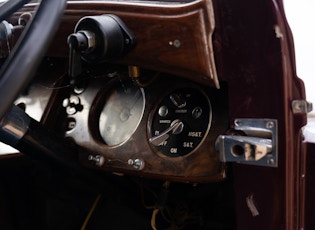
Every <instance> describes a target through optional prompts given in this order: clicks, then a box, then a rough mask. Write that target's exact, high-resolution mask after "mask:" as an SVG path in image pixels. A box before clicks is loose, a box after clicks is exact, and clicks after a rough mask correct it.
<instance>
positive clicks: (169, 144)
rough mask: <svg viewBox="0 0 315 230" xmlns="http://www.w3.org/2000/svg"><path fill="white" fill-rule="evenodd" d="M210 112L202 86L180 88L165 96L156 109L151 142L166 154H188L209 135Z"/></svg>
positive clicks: (170, 155)
mask: <svg viewBox="0 0 315 230" xmlns="http://www.w3.org/2000/svg"><path fill="white" fill-rule="evenodd" d="M211 113H212V112H211V105H210V101H209V99H208V97H207V96H206V95H205V94H204V93H203V92H202V91H201V90H199V89H197V88H180V89H177V90H175V91H173V92H172V93H170V94H168V95H167V96H166V97H164V98H163V99H162V101H161V102H160V103H159V105H157V109H156V110H155V111H154V112H153V116H152V121H151V122H152V123H151V130H150V132H149V133H150V135H151V137H150V138H149V142H150V143H151V145H152V146H153V148H155V149H156V150H157V151H158V152H160V153H162V154H164V155H166V156H169V157H179V156H184V155H187V154H189V153H191V152H193V151H194V150H195V149H196V148H198V146H199V145H200V143H201V142H202V141H203V139H204V138H205V137H206V135H207V133H208V130H209V128H210V123H211Z"/></svg>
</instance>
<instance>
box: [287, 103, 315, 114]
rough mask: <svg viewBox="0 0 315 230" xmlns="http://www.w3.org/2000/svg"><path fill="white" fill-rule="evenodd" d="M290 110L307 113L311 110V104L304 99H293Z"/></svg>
mask: <svg viewBox="0 0 315 230" xmlns="http://www.w3.org/2000/svg"><path fill="white" fill-rule="evenodd" d="M292 110H293V113H294V114H297V113H309V112H311V111H312V110H313V104H312V103H311V102H308V101H305V100H293V101H292Z"/></svg>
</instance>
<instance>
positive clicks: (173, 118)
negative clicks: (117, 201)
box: [0, 0, 302, 182]
mask: <svg viewBox="0 0 315 230" xmlns="http://www.w3.org/2000/svg"><path fill="white" fill-rule="evenodd" d="M242 5H246V6H247V8H246V9H252V8H255V9H256V8H257V11H255V12H257V14H255V15H254V14H245V15H246V16H244V17H239V15H242V12H243V11H246V9H244V8H242ZM258 8H261V9H264V10H261V11H260V10H258ZM35 9H36V4H29V5H26V6H24V7H23V8H22V9H20V10H19V11H18V12H16V13H15V14H14V15H12V16H11V17H10V18H9V19H8V22H9V23H10V24H11V27H13V28H14V30H13V32H14V33H12V36H10V37H8V38H6V40H1V44H2V46H1V47H2V49H1V53H0V55H1V57H4V58H5V57H7V55H8V54H9V53H10V52H11V48H12V46H13V45H14V44H15V42H16V40H17V38H18V37H19V34H20V33H21V32H22V31H23V28H24V26H25V25H27V23H28V21H29V20H30V19H31V18H32V15H33V14H34V10H35ZM231 9H233V10H231ZM277 9H278V8H277V7H276V3H271V2H270V3H268V4H265V3H263V2H260V3H259V4H258V5H257V4H254V3H253V4H252V3H250V2H246V4H237V3H231V2H228V1H206V0H197V1H189V2H155V1H153V2H149V1H148V2H147V1H146V2H144V1H137V2H135V1H126V2H120V1H118V2H114V1H88V2H87V1H69V2H68V5H67V8H66V10H65V14H64V16H63V18H62V20H61V24H60V27H59V28H58V30H57V33H56V34H55V35H54V36H53V37H52V43H51V45H50V46H49V49H48V52H47V54H46V57H45V59H44V60H43V63H42V65H41V67H40V68H39V69H38V71H37V73H36V76H37V78H38V79H45V80H40V81H51V82H53V84H51V85H49V86H47V85H46V86H45V87H44V89H40V90H44V91H45V92H44V91H43V92H41V93H40V94H45V95H50V97H49V100H48V101H46V102H47V103H46V104H45V106H44V107H43V108H42V110H43V115H42V118H41V123H43V124H44V125H45V126H47V127H50V129H53V130H54V131H55V132H57V133H59V134H60V135H62V136H63V137H64V138H66V139H68V140H70V141H71V142H73V143H75V144H76V145H77V146H78V152H79V154H78V158H79V160H80V162H81V164H83V165H84V166H86V167H89V168H93V169H97V170H101V171H106V172H115V173H131V174H136V175H140V176H148V177H153V178H167V179H169V180H175V181H183V182H209V181H217V180H221V179H222V178H224V177H225V176H226V164H225V163H224V162H221V161H220V159H219V158H220V157H219V151H218V150H217V149H216V147H215V145H216V141H217V139H218V136H219V135H222V134H225V133H226V132H227V131H228V130H229V129H230V128H233V126H234V123H235V119H237V118H258V119H262V121H263V122H266V121H267V123H268V122H269V121H271V122H272V123H273V124H276V125H278V126H279V127H282V128H283V127H284V124H279V123H277V122H279V121H280V120H282V117H283V112H281V111H282V110H279V109H278V108H279V106H280V105H282V104H283V101H282V100H283V98H282V97H278V98H274V97H273V96H272V93H269V92H277V93H279V89H280V94H281V95H284V94H287V92H286V91H281V90H285V89H284V88H283V79H282V78H279V77H278V76H281V77H282V76H284V75H282V74H284V72H283V71H284V68H285V65H286V64H285V63H289V62H291V61H292V59H291V53H290V52H289V48H288V46H287V44H290V43H289V42H290V41H287V40H285V41H284V40H283V33H285V24H284V23H283V21H282V20H281V18H279V17H277V15H278V16H279V15H281V12H279V14H274V12H276V11H277ZM246 12H247V11H246ZM264 12H268V13H264ZM253 25H254V26H253ZM11 27H8V26H7V27H4V28H5V29H8V28H11ZM7 32H8V31H7ZM4 34H9V33H4ZM289 38H290V37H289ZM282 54H288V55H284V56H283V55H282ZM284 57H285V58H286V59H285V60H284ZM290 71H292V72H293V71H294V69H287V68H286V69H285V73H286V74H292V72H290ZM47 79H49V80H47ZM296 82H298V81H296ZM36 84H37V83H36ZM36 84H35V85H36ZM285 84H286V85H285V86H286V87H288V88H290V89H294V87H299V84H297V85H298V86H296V85H295V86H293V85H289V84H292V82H286V83H285ZM44 85H45V83H44ZM42 86H43V84H42V83H40V84H39V86H37V87H42ZM32 87H33V88H34V87H35V88H36V86H31V88H32ZM46 91H47V92H46ZM293 91H294V90H293ZM293 91H292V92H293ZM29 92H30V90H29ZM294 92H298V90H295V91H294ZM35 95H36V94H35ZM262 95H263V96H262ZM300 96H301V97H302V95H298V96H295V97H297V98H299V97H300ZM23 97H24V98H25V95H23ZM36 97H38V95H37V96H36ZM33 99H34V98H33ZM36 100H38V98H37V99H35V101H36ZM18 101H19V100H18ZM30 101H32V100H30ZM266 101H267V102H268V103H266ZM20 104H21V103H20ZM22 104H23V103H22ZM265 104H268V106H262V105H265ZM22 107H23V108H25V110H26V111H27V110H33V109H28V108H27V106H25V105H23V106H22ZM285 109H289V107H285ZM258 123H259V122H258ZM255 124H257V122H256V123H255ZM278 126H272V127H274V129H275V130H276V131H277V127H278ZM270 127H271V126H270ZM267 129H269V128H268V125H267ZM279 130H284V129H281V128H279ZM269 131H270V130H267V133H268V138H267V142H268V143H267V142H266V143H267V147H266V148H267V149H268V151H270V153H272V155H270V157H271V158H270V159H271V160H270V162H271V163H270V164H269V163H266V164H269V165H271V167H277V166H278V163H277V160H278V157H277V155H276V153H277V150H278V149H277V146H278V145H279V146H280V144H281V141H283V142H284V141H285V140H279V139H277V140H276V139H275V138H274V137H272V138H271V135H269ZM236 134H237V135H239V133H236ZM232 135H234V134H233V133H232ZM240 135H244V133H241V134H240ZM263 136H265V135H264V134H263ZM272 136H275V137H276V136H278V135H272ZM280 136H281V135H280ZM283 136H285V135H283ZM271 139H272V140H271ZM271 142H273V144H275V143H276V144H277V146H275V145H274V146H272V147H270V145H269V143H271ZM283 142H282V143H283ZM251 148H252V149H253V148H255V144H254V145H253V146H252V147H251ZM264 148H265V146H264ZM271 149H272V150H271ZM228 151H229V152H231V156H232V155H234V156H235V157H236V158H237V157H239V156H242V155H244V149H241V151H240V152H239V151H236V149H235V151H234V150H233V148H231V150H228ZM250 151H252V150H250ZM234 153H235V154H234ZM268 153H269V152H268ZM250 154H251V153H250ZM265 154H266V151H265ZM234 156H232V157H234ZM266 164H265V165H266Z"/></svg>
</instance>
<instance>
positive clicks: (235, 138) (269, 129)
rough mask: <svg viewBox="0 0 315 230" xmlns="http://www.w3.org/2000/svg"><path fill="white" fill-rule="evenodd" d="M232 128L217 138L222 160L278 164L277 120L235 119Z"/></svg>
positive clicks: (264, 164)
mask: <svg viewBox="0 0 315 230" xmlns="http://www.w3.org/2000/svg"><path fill="white" fill-rule="evenodd" d="M233 130H234V132H233V131H231V132H229V135H220V136H219V137H218V139H217V143H216V148H217V150H218V151H219V152H220V160H221V161H222V162H238V163H242V164H251V165H259V166H268V167H277V166H278V151H277V134H278V124H277V120H274V119H235V121H234V129H233Z"/></svg>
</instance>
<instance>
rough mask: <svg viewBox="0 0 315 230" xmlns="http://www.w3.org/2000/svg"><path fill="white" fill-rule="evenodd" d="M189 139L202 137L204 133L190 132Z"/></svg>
mask: <svg viewBox="0 0 315 230" xmlns="http://www.w3.org/2000/svg"><path fill="white" fill-rule="evenodd" d="M188 136H189V137H202V132H189V133H188Z"/></svg>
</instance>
